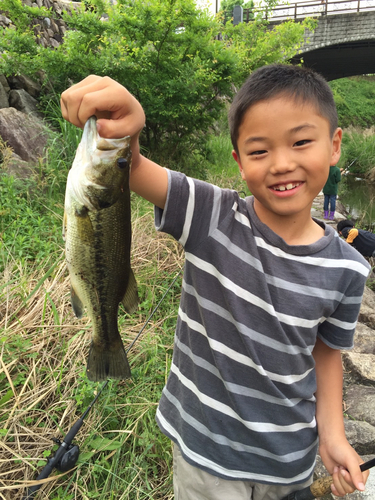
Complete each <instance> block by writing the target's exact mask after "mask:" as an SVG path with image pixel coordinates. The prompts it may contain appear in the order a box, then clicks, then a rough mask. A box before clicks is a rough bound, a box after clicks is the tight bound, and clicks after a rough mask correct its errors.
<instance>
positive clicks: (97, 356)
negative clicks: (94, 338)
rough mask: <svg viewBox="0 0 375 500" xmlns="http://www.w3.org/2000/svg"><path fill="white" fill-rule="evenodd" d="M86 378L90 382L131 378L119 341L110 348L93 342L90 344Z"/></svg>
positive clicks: (123, 350)
mask: <svg viewBox="0 0 375 500" xmlns="http://www.w3.org/2000/svg"><path fill="white" fill-rule="evenodd" d="M87 377H88V379H89V380H91V381H92V382H99V381H101V380H107V379H108V378H114V379H126V378H130V377H131V372H130V366H129V361H128V358H127V356H126V352H125V349H124V346H123V343H122V341H121V340H120V341H119V342H116V343H114V344H113V345H111V346H105V345H103V344H96V343H94V342H93V343H92V344H91V347H90V352H89V357H88V360H87Z"/></svg>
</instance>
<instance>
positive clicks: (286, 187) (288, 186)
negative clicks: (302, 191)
mask: <svg viewBox="0 0 375 500" xmlns="http://www.w3.org/2000/svg"><path fill="white" fill-rule="evenodd" d="M294 187H296V186H294V185H293V184H287V185H286V186H278V187H276V188H275V189H276V191H285V190H288V189H293V188H294Z"/></svg>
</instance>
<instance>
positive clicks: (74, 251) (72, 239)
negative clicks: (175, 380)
mask: <svg viewBox="0 0 375 500" xmlns="http://www.w3.org/2000/svg"><path fill="white" fill-rule="evenodd" d="M130 169H131V149H130V137H123V138H121V139H106V138H103V137H100V135H99V134H98V132H97V127H96V117H95V116H92V117H90V118H89V119H88V120H87V122H86V123H85V126H84V129H83V134H82V138H81V142H80V143H79V145H78V148H77V151H76V155H75V158H74V161H73V164H72V166H71V168H70V170H69V173H68V177H67V182H66V191H65V202H64V222H63V239H64V240H65V260H66V263H67V268H68V271H69V277H70V284H71V290H70V298H71V305H72V308H73V312H74V314H75V315H76V317H77V318H81V317H82V316H83V315H84V311H85V308H86V310H87V313H88V316H89V317H90V319H91V322H92V329H93V333H92V342H91V347H90V350H89V355H88V359H87V370H86V373H87V377H88V379H89V380H91V381H94V382H98V381H102V380H107V379H108V378H113V379H127V378H130V377H131V371H130V366H129V361H128V358H127V355H126V352H125V348H124V344H123V342H122V340H121V336H120V333H119V330H118V308H119V304H120V303H122V304H123V306H124V308H125V311H126V312H127V313H129V314H132V313H134V312H135V311H136V310H137V307H138V290H137V282H136V279H135V276H134V273H133V271H132V269H131V260H130V259H131V256H130V251H131V239H132V232H131V204H130V189H129V176H130Z"/></svg>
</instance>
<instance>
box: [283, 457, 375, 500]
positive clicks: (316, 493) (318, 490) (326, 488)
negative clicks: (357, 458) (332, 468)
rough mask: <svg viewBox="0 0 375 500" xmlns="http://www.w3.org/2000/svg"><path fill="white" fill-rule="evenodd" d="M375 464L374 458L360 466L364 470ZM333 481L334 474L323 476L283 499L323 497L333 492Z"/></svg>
mask: <svg viewBox="0 0 375 500" xmlns="http://www.w3.org/2000/svg"><path fill="white" fill-rule="evenodd" d="M374 465H375V458H372V459H371V460H369V461H368V462H365V463H364V464H361V465H360V466H359V468H360V469H361V471H362V472H364V471H365V470H368V469H371V467H374ZM332 483H333V478H332V476H325V477H321V478H320V479H317V480H316V481H314V482H313V483H312V484H311V485H310V486H307V487H306V488H304V489H303V490H299V491H294V492H293V493H289V495H287V496H286V497H284V498H282V499H281V500H313V499H314V498H319V497H323V496H324V495H327V494H328V493H331V484H332Z"/></svg>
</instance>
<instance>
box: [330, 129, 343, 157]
mask: <svg viewBox="0 0 375 500" xmlns="http://www.w3.org/2000/svg"><path fill="white" fill-rule="evenodd" d="M341 140H342V129H341V128H340V127H338V128H337V129H336V130H335V132H334V134H333V138H332V157H331V166H333V165H337V163H338V162H339V159H340V156H341Z"/></svg>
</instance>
